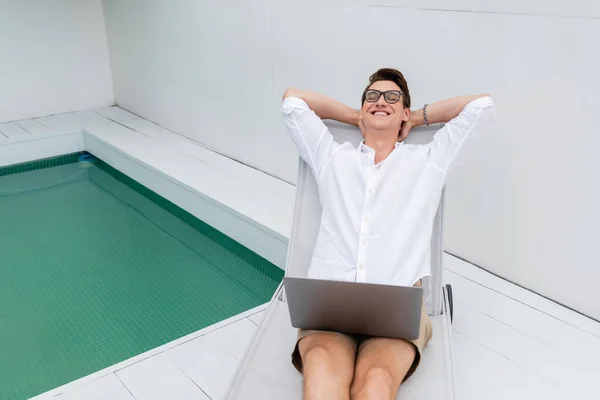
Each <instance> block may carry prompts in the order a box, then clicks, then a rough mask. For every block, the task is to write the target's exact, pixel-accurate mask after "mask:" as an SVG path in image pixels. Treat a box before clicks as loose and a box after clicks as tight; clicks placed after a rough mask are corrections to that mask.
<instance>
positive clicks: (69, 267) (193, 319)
mask: <svg viewBox="0 0 600 400" xmlns="http://www.w3.org/2000/svg"><path fill="white" fill-rule="evenodd" d="M78 156H79V155H69V156H64V157H60V158H56V159H52V160H45V161H41V162H36V163H31V164H26V165H20V166H14V167H8V168H0V399H10V400H13V399H23V398H28V397H31V396H34V395H37V394H39V393H42V392H45V391H47V390H50V389H52V388H55V387H57V386H60V385H62V384H65V383H67V382H70V381H72V380H75V379H78V378H81V377H83V376H85V375H88V374H90V373H93V372H95V371H98V370H100V369H102V368H105V367H108V366H110V365H112V364H115V363H118V362H120V361H123V360H125V359H127V358H130V357H132V356H135V355H137V354H140V353H142V352H144V351H147V350H150V349H152V348H154V347H157V346H160V345H162V344H164V343H167V342H170V341H172V340H174V339H177V338H180V337H182V336H184V335H187V334H189V333H192V332H194V331H197V330H199V329H201V328H204V327H206V326H208V325H211V324H214V323H216V322H218V321H221V320H223V319H225V318H228V317H231V316H233V315H235V314H238V313H240V312H243V311H245V310H247V309H249V308H252V307H255V306H257V305H260V304H262V303H265V302H267V301H269V299H270V297H271V295H272V294H273V292H274V291H275V289H276V287H277V285H278V283H279V282H280V280H281V279H282V277H283V271H282V270H280V269H279V268H277V267H276V266H275V265H273V264H271V263H269V262H268V261H266V260H264V259H263V258H261V257H260V256H258V255H256V254H255V253H253V252H251V251H250V250H248V249H246V248H244V247H243V246H241V245H240V244H238V243H237V242H235V241H233V240H232V239H230V238H228V237H226V236H225V235H223V234H221V233H220V232H218V231H216V230H215V229H213V228H211V227H210V226H208V225H207V224H205V223H203V222H201V221H199V220H197V219H196V218H194V217H193V216H191V215H190V214H188V213H186V212H185V211H183V210H181V209H179V208H178V207H176V206H175V205H173V204H172V203H170V202H168V201H166V200H165V199H163V198H161V197H160V196H158V195H156V194H155V193H153V192H151V191H150V190H148V189H146V188H145V187H143V186H141V185H139V184H138V183H137V182H135V181H133V180H131V179H130V178H128V177H126V176H125V175H123V174H121V173H119V172H117V171H116V170H114V169H112V168H110V167H109V166H108V165H107V164H105V163H103V162H101V161H96V162H95V163H94V164H91V163H81V162H77V158H78Z"/></svg>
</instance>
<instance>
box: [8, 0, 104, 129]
mask: <svg viewBox="0 0 600 400" xmlns="http://www.w3.org/2000/svg"><path fill="white" fill-rule="evenodd" d="M113 101H114V97H113V91H112V81H111V74H110V62H109V59H108V46H107V42H106V30H105V26H104V17H103V13H102V3H101V0H52V1H46V0H0V122H4V121H13V120H19V119H24V118H31V117H37V116H42V115H49V114H56V113H60V112H66V111H74V110H83V109H87V108H94V107H100V106H106V105H110V104H112V103H113Z"/></svg>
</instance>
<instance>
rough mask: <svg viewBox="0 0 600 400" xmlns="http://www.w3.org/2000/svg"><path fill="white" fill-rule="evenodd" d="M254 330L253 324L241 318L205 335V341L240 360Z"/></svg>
mask: <svg viewBox="0 0 600 400" xmlns="http://www.w3.org/2000/svg"><path fill="white" fill-rule="evenodd" d="M256 329H257V328H256V325H255V324H253V323H252V322H250V321H248V319H246V318H242V319H240V320H239V321H236V322H233V323H231V324H229V325H227V326H224V327H222V328H219V329H217V330H215V331H212V332H210V333H208V334H206V340H212V341H214V342H216V343H218V344H219V345H220V346H221V347H223V348H224V349H225V350H227V351H228V352H229V353H230V354H231V355H232V356H234V357H235V358H236V359H238V360H241V359H242V357H243V356H244V353H245V352H246V348H247V347H248V344H249V343H250V340H251V339H252V336H253V335H254V332H256Z"/></svg>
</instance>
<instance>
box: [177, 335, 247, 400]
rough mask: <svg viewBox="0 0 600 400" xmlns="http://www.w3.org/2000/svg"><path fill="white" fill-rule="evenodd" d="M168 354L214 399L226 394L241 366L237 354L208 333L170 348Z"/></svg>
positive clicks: (216, 399)
mask: <svg viewBox="0 0 600 400" xmlns="http://www.w3.org/2000/svg"><path fill="white" fill-rule="evenodd" d="M168 355H169V357H171V359H172V360H173V361H174V362H175V363H176V364H177V365H178V366H179V367H180V368H181V369H182V370H183V371H184V372H185V373H186V374H187V375H188V376H189V377H190V378H192V379H193V380H194V382H195V383H196V384H197V385H198V386H199V387H200V388H202V390H203V391H204V392H205V393H206V394H207V395H208V396H210V398H211V399H212V400H220V399H222V398H223V397H224V396H225V392H226V391H227V388H228V386H229V383H230V382H231V379H232V378H233V375H234V373H235V370H236V368H237V365H238V360H236V358H235V357H234V356H232V355H231V354H230V353H229V352H228V351H227V350H225V349H224V348H223V347H221V346H219V344H218V343H216V342H215V341H214V340H211V339H210V338H207V337H205V336H202V337H200V338H198V339H194V340H192V341H190V342H188V343H185V344H183V345H181V346H178V347H176V348H174V349H171V350H169V351H168Z"/></svg>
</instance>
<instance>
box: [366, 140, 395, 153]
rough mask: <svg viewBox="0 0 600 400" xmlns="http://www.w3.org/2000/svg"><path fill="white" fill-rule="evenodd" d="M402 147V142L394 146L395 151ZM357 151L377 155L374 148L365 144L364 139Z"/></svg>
mask: <svg viewBox="0 0 600 400" xmlns="http://www.w3.org/2000/svg"><path fill="white" fill-rule="evenodd" d="M401 145H402V142H396V144H395V145H394V149H397V148H398V147H400V146H401ZM356 150H358V151H360V152H361V153H365V154H375V150H373V149H372V148H370V147H369V146H367V145H366V144H365V141H364V139H363V140H362V141H361V142H360V144H359V145H358V147H357V148H356Z"/></svg>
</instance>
